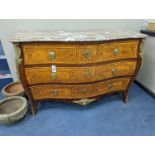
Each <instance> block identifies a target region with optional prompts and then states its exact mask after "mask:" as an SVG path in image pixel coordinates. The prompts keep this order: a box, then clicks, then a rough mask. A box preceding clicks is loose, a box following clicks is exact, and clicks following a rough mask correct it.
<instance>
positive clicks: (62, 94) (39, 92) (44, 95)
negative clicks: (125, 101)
mask: <svg viewBox="0 0 155 155" xmlns="http://www.w3.org/2000/svg"><path fill="white" fill-rule="evenodd" d="M129 81H130V78H118V79H113V80H107V81H105V82H100V83H97V84H85V85H56V84H52V85H38V86H32V87H30V89H31V92H32V95H33V98H34V99H36V100H39V99H81V98H88V97H93V96H98V95H102V94H106V93H110V92H115V91H123V90H125V89H127V86H128V84H129Z"/></svg>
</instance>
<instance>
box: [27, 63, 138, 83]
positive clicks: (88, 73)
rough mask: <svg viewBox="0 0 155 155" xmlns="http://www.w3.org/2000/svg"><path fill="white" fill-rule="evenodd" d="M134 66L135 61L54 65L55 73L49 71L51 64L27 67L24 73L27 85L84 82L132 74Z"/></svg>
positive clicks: (135, 64)
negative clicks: (65, 65) (93, 64)
mask: <svg viewBox="0 0 155 155" xmlns="http://www.w3.org/2000/svg"><path fill="white" fill-rule="evenodd" d="M136 66H137V61H119V62H114V63H110V64H102V65H96V66H89V67H56V70H57V72H56V73H52V72H51V66H49V67H31V68H30V67H27V68H25V74H26V79H27V82H28V84H29V85H31V84H39V83H50V82H51V83H85V82H94V81H100V80H104V79H109V78H113V77H119V76H132V75H133V74H134V72H135V70H136Z"/></svg>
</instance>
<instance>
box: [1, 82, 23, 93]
mask: <svg viewBox="0 0 155 155" xmlns="http://www.w3.org/2000/svg"><path fill="white" fill-rule="evenodd" d="M14 84H21V82H20V81H16V82H11V83H9V84H7V85H5V86H4V87H3V88H2V93H3V94H4V95H7V96H12V95H16V94H19V93H24V89H23V91H17V92H15V93H8V92H7V91H5V90H6V88H7V87H10V86H12V85H14ZM21 85H22V84H21Z"/></svg>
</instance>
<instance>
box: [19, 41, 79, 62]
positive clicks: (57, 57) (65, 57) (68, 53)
mask: <svg viewBox="0 0 155 155" xmlns="http://www.w3.org/2000/svg"><path fill="white" fill-rule="evenodd" d="M22 50H23V51H24V62H25V64H27V65H30V64H50V63H57V64H59V63H65V64H76V45H71V44H56V43H55V44H54V43H53V44H52V43H40V44H39V43H38V44H36V43H25V44H23V45H22Z"/></svg>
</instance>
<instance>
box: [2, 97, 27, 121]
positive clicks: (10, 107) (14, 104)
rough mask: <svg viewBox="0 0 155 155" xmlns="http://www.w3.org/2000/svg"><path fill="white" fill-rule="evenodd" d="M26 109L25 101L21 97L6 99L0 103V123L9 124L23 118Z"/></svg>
mask: <svg viewBox="0 0 155 155" xmlns="http://www.w3.org/2000/svg"><path fill="white" fill-rule="evenodd" d="M27 109H28V105H27V100H26V99H25V98H24V97H21V96H14V97H8V98H5V99H3V100H1V101H0V123H1V124H10V123H13V122H16V121H18V120H20V119H22V118H23V117H24V115H25V114H26V112H27Z"/></svg>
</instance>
